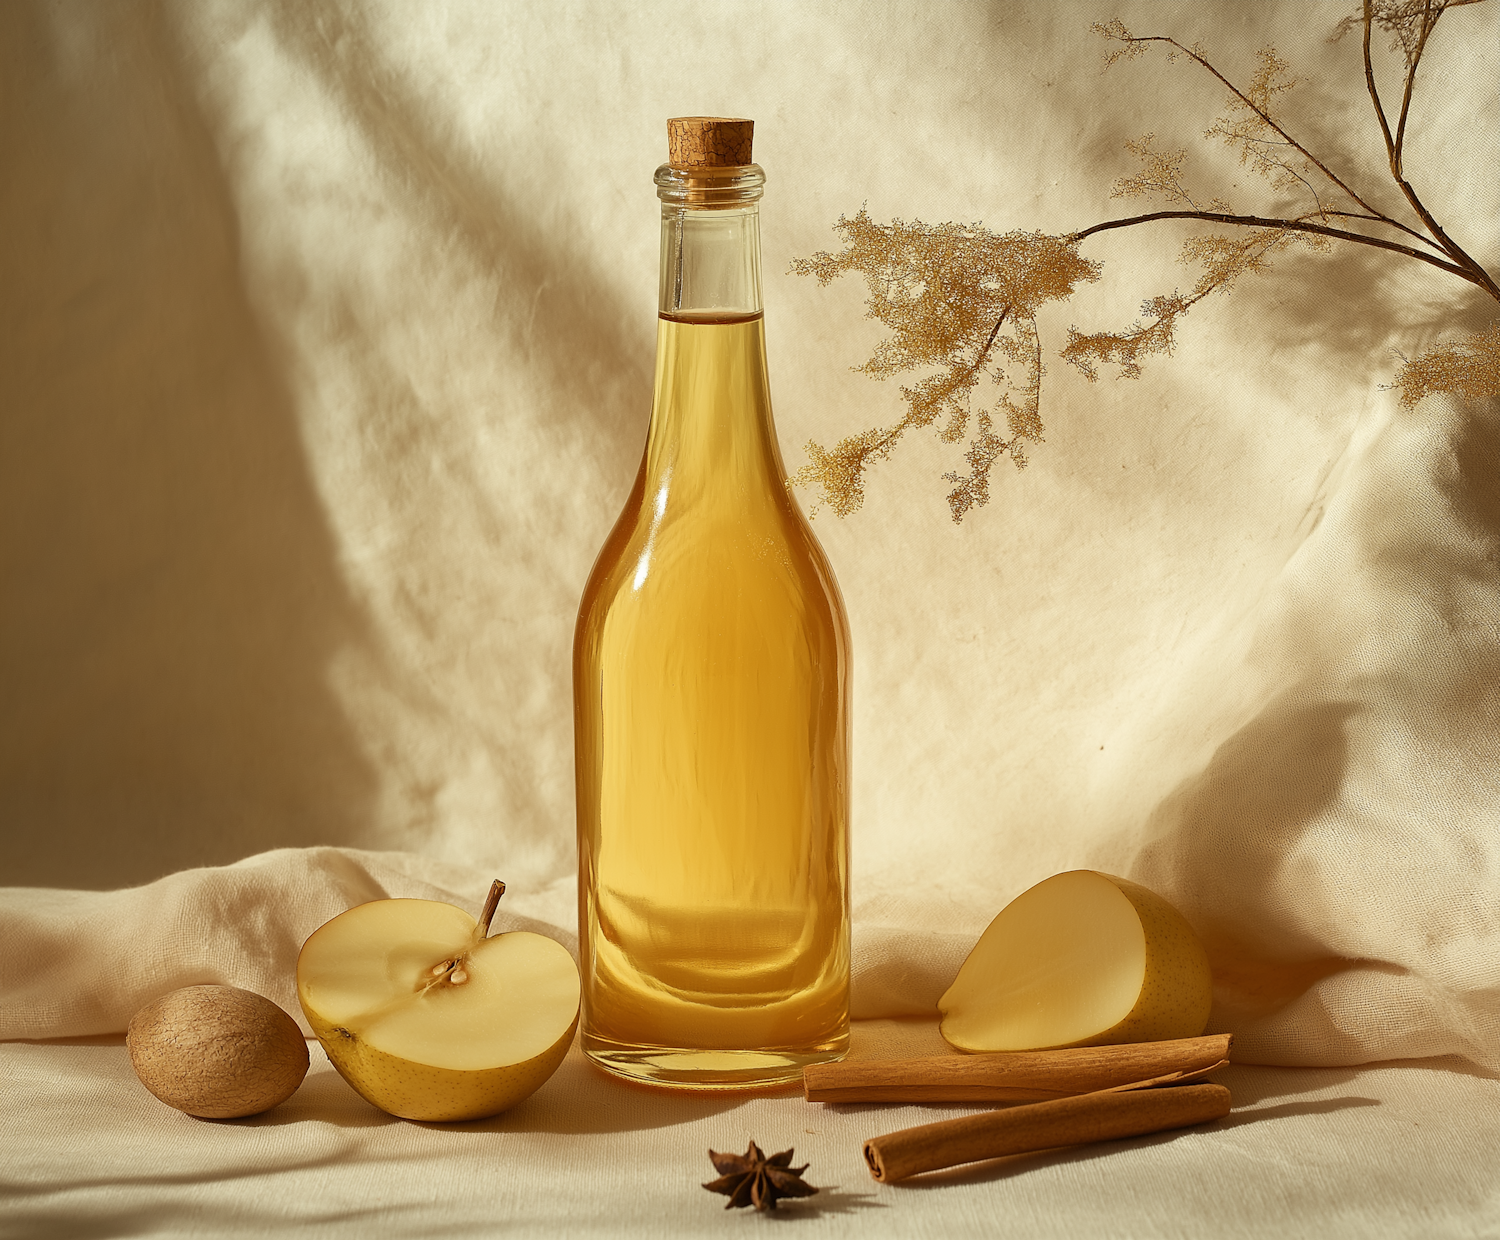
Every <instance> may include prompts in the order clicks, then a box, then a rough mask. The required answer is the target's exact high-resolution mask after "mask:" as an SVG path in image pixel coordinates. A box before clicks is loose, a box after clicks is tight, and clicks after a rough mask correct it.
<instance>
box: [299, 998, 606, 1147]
mask: <svg viewBox="0 0 1500 1240" xmlns="http://www.w3.org/2000/svg"><path fill="white" fill-rule="evenodd" d="M302 1010H303V1012H304V1013H305V1014H306V1016H307V1021H308V1024H310V1025H311V1026H312V1029H313V1032H314V1033H315V1034H317V1035H318V1041H319V1042H321V1043H322V1044H323V1049H324V1051H326V1052H327V1053H328V1061H329V1062H330V1063H331V1064H333V1066H334V1068H335V1069H336V1070H337V1071H338V1074H339V1075H340V1076H341V1077H343V1078H344V1080H346V1081H348V1082H349V1085H350V1087H351V1088H352V1089H353V1090H354V1092H355V1093H357V1094H358V1095H359V1096H360V1097H361V1098H363V1099H364V1100H365V1101H366V1102H368V1103H370V1104H371V1105H372V1106H377V1107H379V1108H380V1109H381V1110H382V1111H387V1112H389V1113H390V1114H392V1115H394V1116H397V1117H398V1118H400V1119H414V1120H424V1121H428V1122H436V1123H442V1122H447V1121H450V1120H462V1119H486V1118H488V1117H489V1116H491V1115H498V1114H500V1112H501V1111H507V1110H509V1109H510V1108H511V1107H513V1106H515V1105H516V1103H518V1102H521V1101H522V1100H524V1099H526V1098H529V1097H530V1096H531V1095H532V1094H534V1093H535V1092H536V1091H537V1090H538V1089H540V1088H541V1087H542V1086H543V1085H544V1084H546V1082H547V1079H548V1078H549V1077H550V1076H551V1075H552V1074H553V1073H554V1072H556V1071H557V1069H558V1066H559V1065H560V1064H561V1063H562V1061H563V1059H564V1058H565V1057H566V1056H567V1053H568V1048H569V1047H570V1046H572V1045H573V1034H574V1033H575V1032H576V1031H577V1029H578V1017H577V1016H575V1017H574V1018H573V1023H572V1024H571V1025H570V1026H569V1027H568V1031H567V1033H565V1034H563V1036H562V1037H560V1038H558V1040H557V1041H556V1042H555V1043H554V1044H553V1045H552V1046H550V1047H549V1048H548V1049H547V1050H545V1051H543V1052H542V1053H541V1054H540V1055H536V1056H533V1057H532V1058H531V1059H528V1060H526V1061H524V1062H523V1063H517V1064H508V1065H507V1066H505V1067H503V1068H486V1069H480V1070H479V1071H474V1072H458V1071H455V1070H454V1069H452V1068H434V1067H432V1066H430V1065H429V1064H422V1063H413V1062H412V1061H411V1060H410V1059H401V1058H398V1057H397V1056H395V1055H391V1054H388V1053H387V1052H385V1051H382V1050H376V1049H375V1048H374V1047H373V1046H369V1045H368V1044H366V1043H364V1042H361V1041H360V1040H359V1039H357V1038H355V1037H354V1036H353V1035H352V1034H350V1033H349V1032H348V1031H347V1030H345V1029H341V1028H338V1027H337V1026H334V1025H331V1024H329V1023H328V1022H327V1021H325V1020H322V1019H321V1018H319V1017H316V1016H314V1015H313V1014H312V1013H311V1012H309V1011H307V1007H306V1005H305V1004H304V1005H303V1009H302Z"/></svg>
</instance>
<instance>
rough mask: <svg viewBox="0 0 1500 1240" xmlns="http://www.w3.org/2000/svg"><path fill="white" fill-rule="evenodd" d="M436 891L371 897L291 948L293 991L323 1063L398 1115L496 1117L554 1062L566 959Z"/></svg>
mask: <svg viewBox="0 0 1500 1240" xmlns="http://www.w3.org/2000/svg"><path fill="white" fill-rule="evenodd" d="M496 889H497V890H492V892H491V898H490V901H489V902H488V903H487V904H486V908H485V914H484V916H483V917H482V919H481V921H480V922H478V923H476V922H475V920H474V918H473V917H471V916H469V914H467V913H465V912H464V911H463V910H462V909H459V908H455V907H454V906H453V905H451V904H443V903H441V902H440V901H437V900H375V901H372V902H371V903H369V904H361V905H357V906H356V907H354V908H352V909H350V910H349V911H348V912H346V913H341V914H340V915H339V916H337V917H335V918H334V919H333V920H332V921H330V922H328V923H326V924H325V925H323V926H322V927H320V928H319V929H318V930H316V931H314V932H313V934H312V936H311V937H310V938H309V939H308V940H307V942H306V943H305V944H304V945H303V947H302V952H301V955H299V956H298V958H297V997H298V999H299V1000H300V1001H301V1003H302V1010H303V1012H304V1013H306V1015H307V1020H308V1023H309V1024H310V1025H311V1026H312V1028H313V1032H314V1033H316V1034H317V1035H318V1041H319V1042H321V1043H322V1044H323V1049H324V1050H325V1051H327V1052H328V1058H329V1060H330V1061H331V1062H332V1064H333V1066H334V1067H335V1068H336V1069H337V1070H338V1072H339V1075H341V1076H342V1077H343V1078H344V1079H345V1080H346V1081H348V1082H349V1084H350V1085H352V1086H353V1087H354V1089H355V1090H356V1091H357V1092H358V1093H359V1094H360V1095H361V1096H362V1097H363V1098H364V1099H365V1100H366V1101H368V1102H371V1103H373V1104H374V1105H375V1106H377V1107H379V1108H380V1109H381V1110H383V1111H388V1112H390V1113H391V1114H392V1115H397V1116H400V1117H401V1118H403V1119H415V1120H463V1119H480V1118H483V1117H485V1116H489V1115H497V1114H499V1113H500V1112H501V1111H504V1110H505V1109H507V1108H508V1107H512V1106H514V1105H515V1104H516V1103H518V1102H520V1101H521V1100H522V1099H523V1098H526V1097H527V1096H529V1095H530V1094H531V1093H533V1092H534V1091H535V1090H536V1089H537V1088H539V1087H540V1086H541V1085H542V1084H543V1082H545V1081H546V1080H547V1078H548V1077H550V1076H551V1075H552V1073H553V1072H554V1071H556V1070H557V1066H558V1065H559V1064H560V1063H562V1061H563V1057H564V1056H565V1055H566V1054H567V1053H568V1047H569V1046H570V1045H571V1044H572V1041H573V1033H574V1030H575V1029H576V1028H577V1026H578V999H579V983H578V967H577V966H576V965H575V964H574V963H573V957H572V956H570V955H569V954H568V950H567V948H565V947H563V945H562V944H561V943H558V942H556V941H555V940H553V939H549V938H546V937H545V936H543V935H540V934H531V933H529V932H527V931H521V930H517V931H511V932H509V933H506V934H497V935H495V936H493V937H487V931H488V929H489V919H490V916H491V915H492V914H493V912H494V904H495V902H496V901H497V900H498V899H499V892H500V891H503V890H504V887H503V884H499V883H497V884H496Z"/></svg>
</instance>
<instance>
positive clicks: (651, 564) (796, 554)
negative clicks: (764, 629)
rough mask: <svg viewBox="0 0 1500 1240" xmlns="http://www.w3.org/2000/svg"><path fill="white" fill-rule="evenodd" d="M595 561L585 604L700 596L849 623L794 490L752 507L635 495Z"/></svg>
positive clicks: (595, 607) (666, 603) (648, 604)
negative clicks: (783, 605) (751, 601)
mask: <svg viewBox="0 0 1500 1240" xmlns="http://www.w3.org/2000/svg"><path fill="white" fill-rule="evenodd" d="M632 500H634V501H635V503H634V504H633V505H627V508H626V510H625V511H624V512H623V513H622V514H621V516H620V519H619V521H618V522H617V523H616V525H615V529H614V531H613V532H612V533H611V536H610V538H609V540H608V541H607V542H606V544H605V547H604V549H603V550H602V551H601V552H600V555H599V559H598V561H597V562H596V563H595V565H594V571H593V573H592V574H591V575H590V578H589V583H588V586H587V588H586V589H585V592H584V598H583V603H582V606H581V608H580V617H579V619H580V624H582V623H584V621H585V618H586V613H589V612H591V611H594V612H597V611H600V610H602V609H608V608H609V607H611V606H614V605H615V604H616V603H617V602H618V603H619V604H620V605H622V606H625V607H628V608H630V609H632V610H641V609H652V608H656V607H674V606H681V605H683V604H684V602H685V600H687V599H689V598H690V597H693V596H701V597H702V598H703V599H704V600H705V602H712V601H713V600H714V599H715V597H716V596H718V595H722V596H725V598H726V599H727V598H729V597H731V596H735V597H745V596H753V597H754V598H756V599H758V600H760V603H761V604H762V605H768V606H774V605H775V600H777V599H782V600H784V601H785V602H787V603H790V604H791V607H790V610H791V611H794V612H796V613H798V614H807V615H809V616H811V615H813V614H819V613H822V614H826V616H827V618H828V619H829V620H830V621H836V622H837V623H838V624H839V625H840V626H844V625H846V622H845V621H844V618H843V612H844V605H843V597H842V595H841V593H840V591H839V588H838V583H837V581H836V579H835V578H834V575H833V570H832V567H831V566H830V564H829V562H828V557H827V556H826V554H825V553H824V551H823V548H822V547H821V545H819V543H818V540H817V538H816V537H815V536H814V534H813V531H812V529H811V527H810V526H809V524H808V522H807V520H806V518H805V517H804V516H803V515H802V513H801V511H800V510H799V509H798V508H797V506H796V504H795V503H794V502H793V500H792V499H791V497H790V496H789V495H782V496H779V497H775V502H767V503H765V504H763V505H760V506H758V507H757V508H755V509H754V510H752V511H749V512H744V511H738V512H736V511H733V510H729V511H725V510H709V511H704V510H702V509H698V508H695V507H694V506H692V505H683V506H681V507H674V506H673V505H671V504H667V505H665V506H664V507H663V508H662V509H661V510H659V511H658V510H657V509H656V508H655V507H654V506H653V505H652V504H651V503H650V502H649V499H647V500H641V499H637V497H636V496H634V495H633V496H632Z"/></svg>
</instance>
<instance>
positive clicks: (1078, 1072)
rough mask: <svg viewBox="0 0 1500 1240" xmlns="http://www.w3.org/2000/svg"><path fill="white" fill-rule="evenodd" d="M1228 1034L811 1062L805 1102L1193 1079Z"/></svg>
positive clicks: (975, 1096)
mask: <svg viewBox="0 0 1500 1240" xmlns="http://www.w3.org/2000/svg"><path fill="white" fill-rule="evenodd" d="M1231 1040H1232V1039H1231V1037H1230V1035H1229V1034H1227V1033H1219V1034H1211V1035H1209V1036H1207V1037H1201V1038H1178V1039H1175V1040H1173V1041H1169V1042H1136V1043H1131V1044H1128V1045H1125V1046H1079V1047H1072V1048H1070V1049H1068V1050H1060V1051H996V1052H991V1053H989V1054H981V1055H933V1056H930V1057H927V1058H924V1059H874V1060H857V1061H855V1062H854V1063H825V1064H811V1065H809V1066H808V1067H807V1068H806V1069H804V1070H803V1073H802V1087H803V1090H804V1092H805V1093H806V1095H807V1100H808V1101H809V1102H1039V1101H1045V1100H1048V1099H1053V1098H1070V1097H1073V1096H1074V1095H1076V1094H1087V1093H1093V1092H1094V1091H1096V1090H1100V1089H1112V1088H1115V1087H1117V1086H1120V1085H1125V1084H1129V1083H1132V1082H1136V1081H1145V1080H1148V1079H1154V1078H1158V1077H1170V1078H1172V1079H1173V1080H1174V1081H1182V1080H1191V1079H1194V1078H1196V1077H1199V1076H1202V1075H1203V1074H1204V1073H1206V1072H1212V1071H1213V1070H1214V1069H1215V1068H1221V1067H1223V1066H1224V1064H1225V1062H1226V1061H1227V1060H1228V1058H1229V1046H1230V1042H1231Z"/></svg>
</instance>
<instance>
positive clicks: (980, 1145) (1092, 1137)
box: [865, 1085, 1229, 1184]
mask: <svg viewBox="0 0 1500 1240" xmlns="http://www.w3.org/2000/svg"><path fill="white" fill-rule="evenodd" d="M1228 1114H1229V1091H1228V1090H1227V1089H1225V1088H1224V1086H1222V1085H1184V1086H1182V1087H1181V1088H1173V1089H1144V1090H1134V1091H1128V1092H1123V1093H1121V1092H1113V1091H1111V1092H1106V1093H1097V1094H1083V1095H1081V1096H1079V1097H1076V1098H1059V1099H1057V1100H1055V1101H1052V1102H1035V1103H1032V1104H1031V1105H1030V1106H1019V1107H1010V1108H1007V1109H1006V1110H1003V1111H989V1112H986V1113H985V1114H983V1115H966V1116H964V1117H963V1118H962V1119H949V1120H942V1121H940V1122H939V1123H936V1124H922V1125H920V1126H919V1127H916V1128H904V1129H902V1130H901V1131H899V1132H893V1133H889V1134H888V1135H886V1136H883V1137H873V1138H871V1139H870V1140H869V1141H866V1142H865V1162H866V1163H867V1164H868V1165H869V1168H870V1174H871V1175H872V1176H873V1177H874V1178H875V1179H877V1180H879V1181H880V1182H881V1183H882V1184H888V1183H890V1182H891V1181H892V1180H904V1179H905V1178H906V1177H907V1176H911V1175H918V1174H920V1173H921V1172H923V1171H939V1170H941V1169H942V1168H944V1167H956V1166H958V1165H960V1164H961V1163H970V1162H979V1161H981V1160H983V1159H986V1158H1000V1157H1003V1156H1004V1155H1007V1154H1025V1153H1028V1152H1030V1151H1032V1150H1048V1149H1054V1148H1057V1147H1059V1146H1067V1145H1086V1144H1088V1143H1089V1142H1091V1141H1114V1140H1118V1139H1119V1138H1121V1137H1139V1136H1144V1135H1146V1134H1147V1133H1151V1132H1162V1131H1164V1130H1166V1129H1169V1128H1187V1127H1189V1126H1191V1125H1193V1124H1202V1123H1207V1122H1208V1121H1209V1120H1215V1119H1222V1118H1223V1117H1224V1116H1226V1115H1228Z"/></svg>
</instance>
